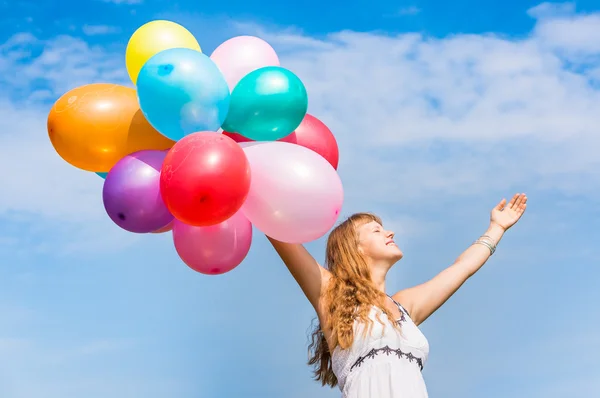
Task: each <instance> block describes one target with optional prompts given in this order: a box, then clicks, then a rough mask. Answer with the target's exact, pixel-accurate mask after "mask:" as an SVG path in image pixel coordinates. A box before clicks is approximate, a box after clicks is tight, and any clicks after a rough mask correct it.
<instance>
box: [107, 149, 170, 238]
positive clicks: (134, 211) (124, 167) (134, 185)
mask: <svg viewBox="0 0 600 398" xmlns="http://www.w3.org/2000/svg"><path fill="white" fill-rule="evenodd" d="M166 154H167V152H166V151H154V150H144V151H139V152H135V153H132V154H130V155H127V156H125V157H124V158H122V159H121V160H119V161H118V162H117V164H115V165H114V166H113V167H112V168H111V169H110V172H109V173H108V175H107V176H106V180H105V181H104V188H103V190H102V199H103V201H104V208H105V209H106V212H107V213H108V216H109V217H110V218H111V220H113V221H114V223H115V224H117V225H118V226H119V227H121V228H123V229H124V230H126V231H130V232H136V233H149V232H154V231H156V230H158V229H161V228H163V227H165V226H166V225H168V224H169V223H170V222H171V221H173V216H172V215H171V213H170V212H169V210H168V209H167V206H165V203H164V202H163V200H162V197H161V194H160V170H161V167H162V163H163V160H164V158H165V156H166Z"/></svg>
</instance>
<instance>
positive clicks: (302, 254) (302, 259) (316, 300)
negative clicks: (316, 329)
mask: <svg viewBox="0 0 600 398" xmlns="http://www.w3.org/2000/svg"><path fill="white" fill-rule="evenodd" d="M267 238H268V239H269V241H270V242H271V244H272V245H273V247H274V248H275V251H277V254H279V257H281V260H282V261H283V262H284V264H285V265H286V266H287V268H288V269H289V270H290V273H291V274H292V276H293V277H294V279H295V280H296V282H298V285H300V288H301V289H302V291H303V292H304V295H305V296H306V298H307V299H308V301H310V303H311V304H312V306H313V307H314V308H315V310H316V311H317V312H319V304H320V298H321V293H322V292H323V291H324V289H325V287H326V286H327V282H328V281H329V278H330V273H329V271H327V270H326V269H325V268H323V267H322V266H321V265H320V264H319V263H318V262H317V260H315V259H314V257H313V256H312V255H311V254H310V253H309V252H308V250H306V249H305V248H304V246H302V245H300V244H293V243H284V242H279V241H277V240H275V239H273V238H270V237H268V236H267Z"/></svg>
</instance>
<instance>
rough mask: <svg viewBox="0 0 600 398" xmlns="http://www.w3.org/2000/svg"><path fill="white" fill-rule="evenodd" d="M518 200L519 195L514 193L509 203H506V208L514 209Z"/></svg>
mask: <svg viewBox="0 0 600 398" xmlns="http://www.w3.org/2000/svg"><path fill="white" fill-rule="evenodd" d="M518 200H519V194H518V193H516V194H515V196H513V197H512V198H511V199H510V202H508V208H509V209H512V208H514V207H515V205H516V203H517V201H518Z"/></svg>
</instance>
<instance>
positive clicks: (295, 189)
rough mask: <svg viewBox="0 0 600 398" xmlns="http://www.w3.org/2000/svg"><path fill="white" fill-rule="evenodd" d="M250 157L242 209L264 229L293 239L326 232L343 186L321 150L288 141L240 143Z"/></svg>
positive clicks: (283, 238)
mask: <svg viewBox="0 0 600 398" xmlns="http://www.w3.org/2000/svg"><path fill="white" fill-rule="evenodd" d="M240 146H241V147H242V148H243V149H244V152H245V153H246V157H247V158H248V161H249V162H250V170H251V173H252V179H251V183H250V192H249V193H248V197H247V198H246V202H245V203H244V205H243V206H242V211H243V212H244V214H245V215H246V217H248V220H250V222H251V223H252V224H253V225H254V226H255V227H256V228H258V229H259V230H260V231H262V232H263V233H265V234H266V235H267V236H270V237H272V238H274V239H277V240H279V241H282V242H289V243H305V242H310V241H313V240H315V239H318V238H320V237H321V236H323V235H325V234H326V233H327V232H328V231H329V229H331V227H333V225H334V224H335V222H336V220H337V219H338V216H339V214H340V210H341V208H342V204H343V202H344V190H343V187H342V182H341V180H340V177H339V175H338V173H337V171H336V170H335V169H334V168H333V166H331V164H330V163H329V162H328V161H327V160H325V158H323V157H322V156H321V155H319V154H318V153H316V152H314V151H312V150H310V149H308V148H305V147H303V146H300V145H296V144H291V143H287V142H278V141H270V142H248V143H240Z"/></svg>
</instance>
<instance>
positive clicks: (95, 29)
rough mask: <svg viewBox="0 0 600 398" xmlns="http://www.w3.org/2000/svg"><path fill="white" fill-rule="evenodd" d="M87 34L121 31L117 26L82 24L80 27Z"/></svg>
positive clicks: (95, 34) (106, 33) (105, 33)
mask: <svg viewBox="0 0 600 398" xmlns="http://www.w3.org/2000/svg"><path fill="white" fill-rule="evenodd" d="M81 29H82V30H83V33H84V34H86V35H87V36H97V35H108V34H114V33H119V32H121V28H119V27H118V26H110V25H83V27H82V28H81Z"/></svg>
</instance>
